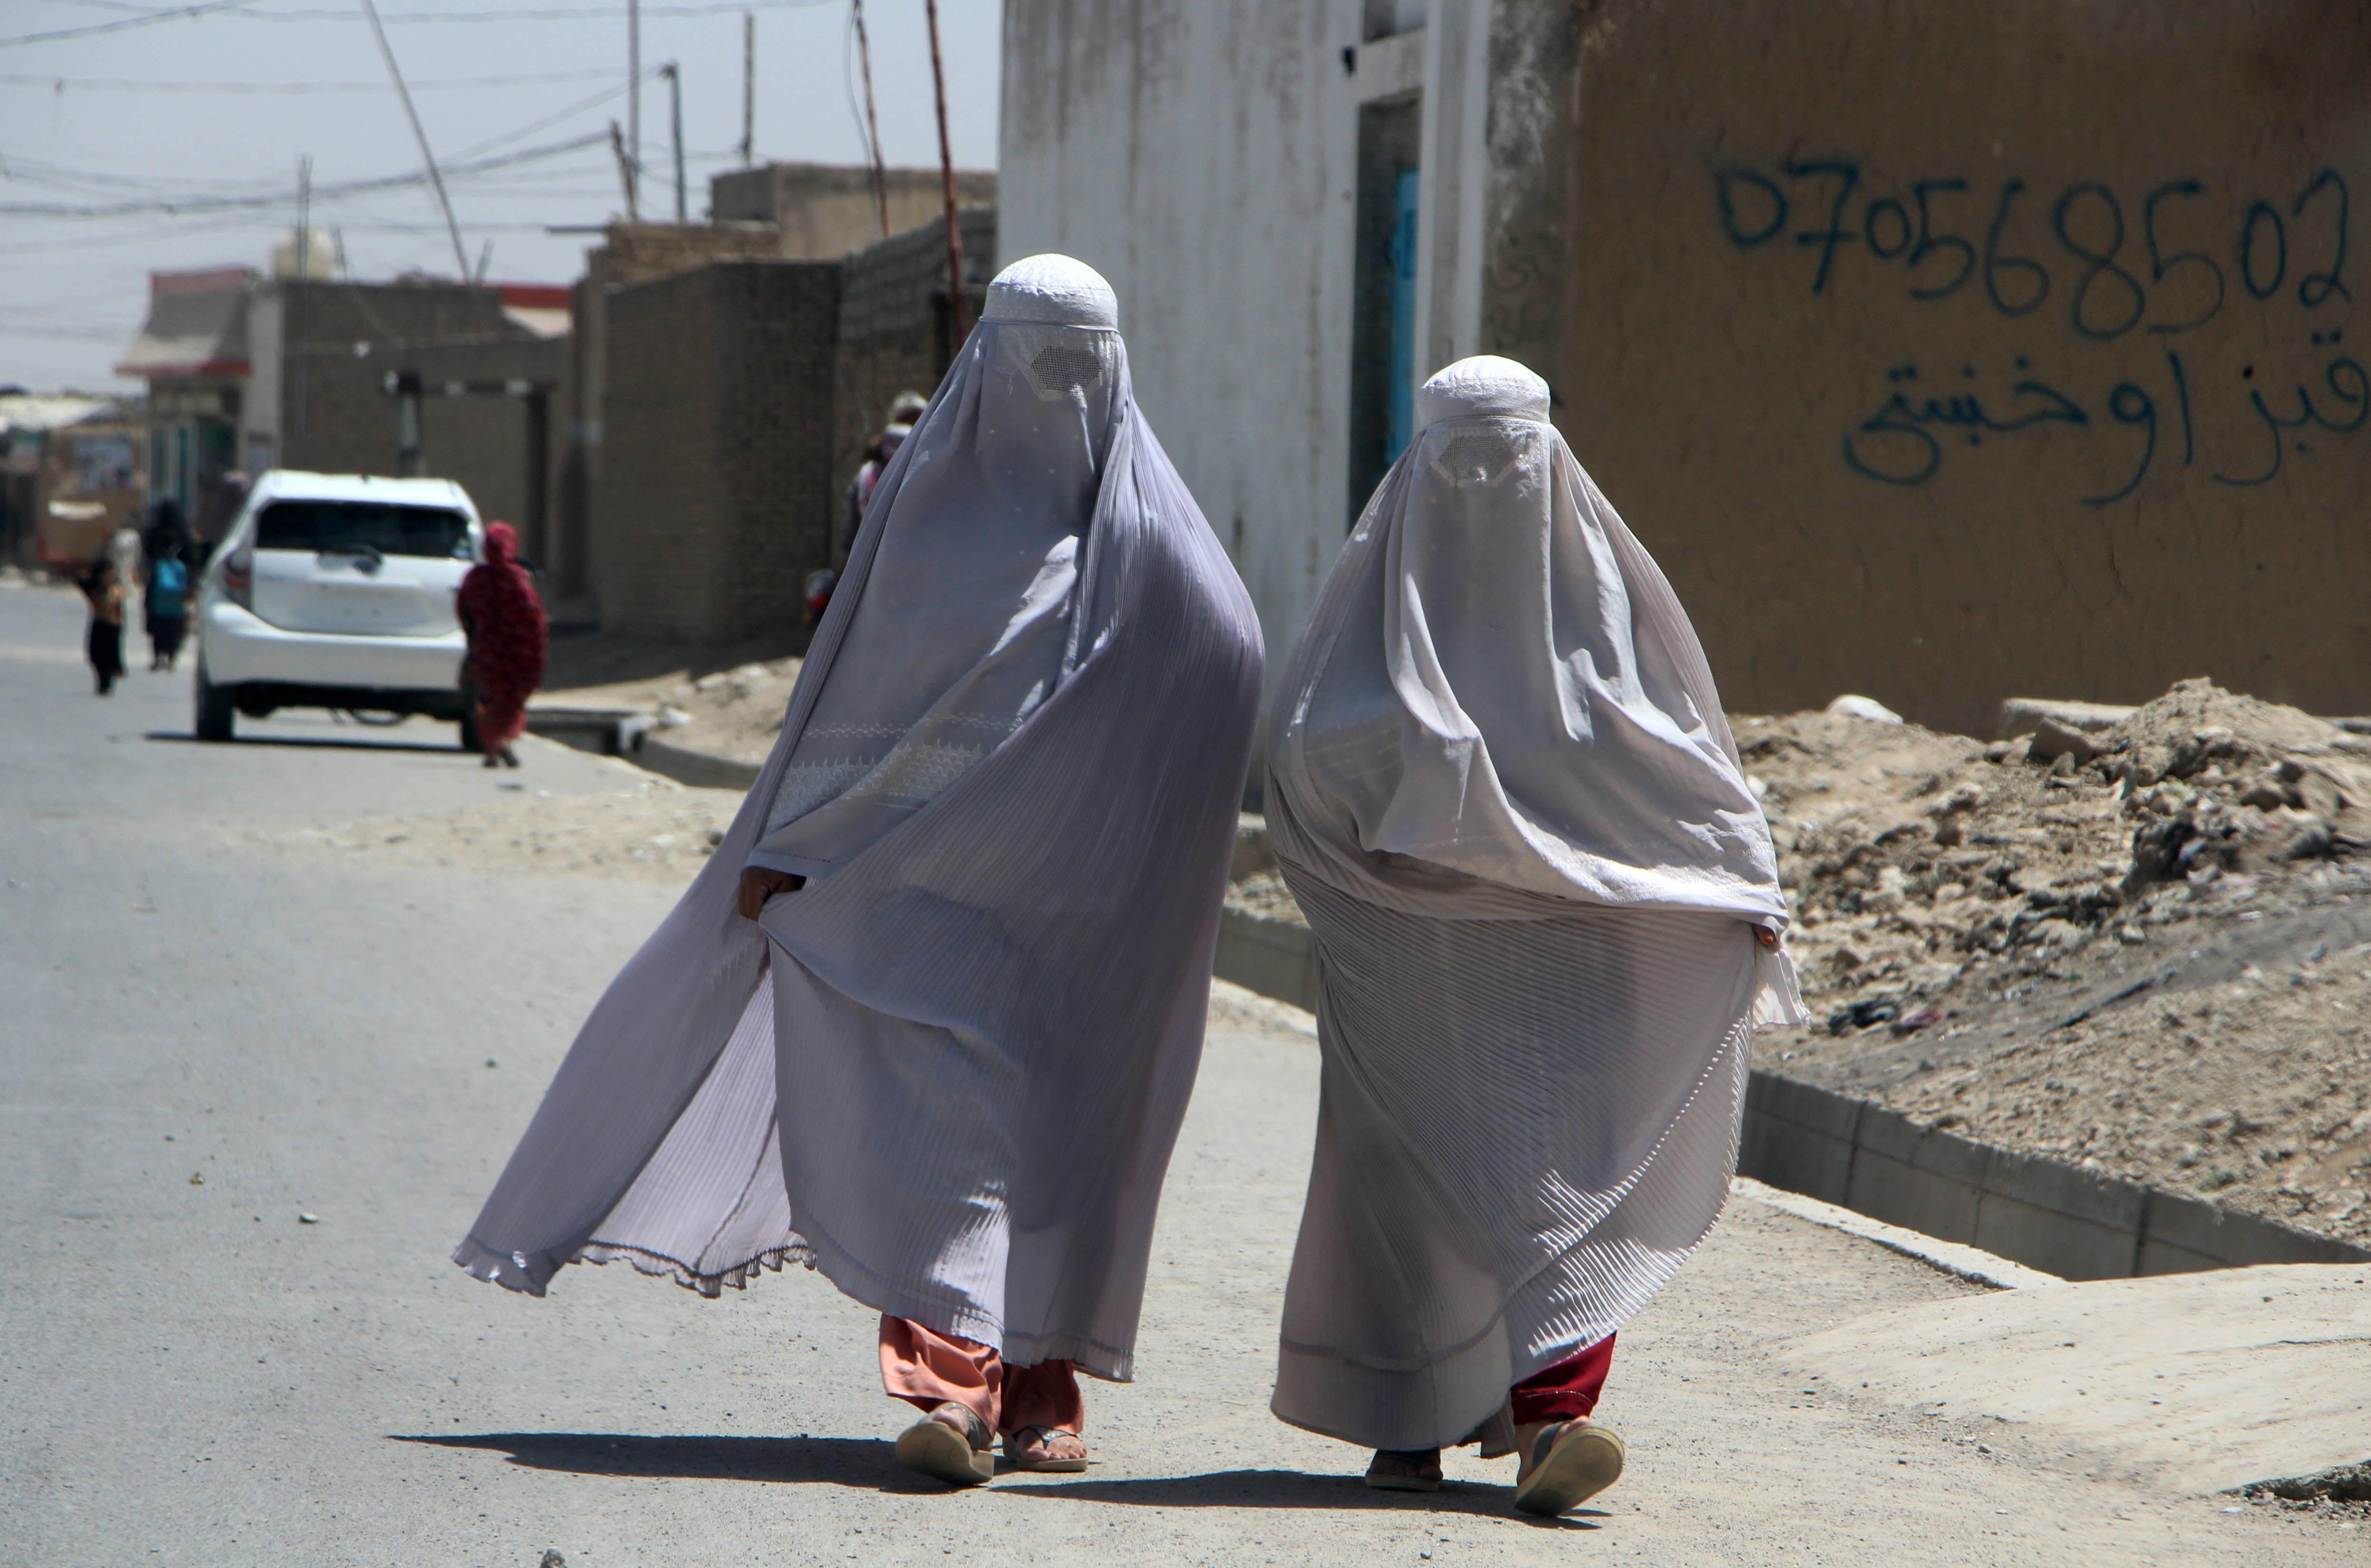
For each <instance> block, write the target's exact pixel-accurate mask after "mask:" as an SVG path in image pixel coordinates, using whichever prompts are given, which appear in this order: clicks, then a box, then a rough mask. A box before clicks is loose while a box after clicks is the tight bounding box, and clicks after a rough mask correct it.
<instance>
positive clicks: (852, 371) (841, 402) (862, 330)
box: [832, 207, 996, 495]
mask: <svg viewBox="0 0 2371 1568" xmlns="http://www.w3.org/2000/svg"><path fill="white" fill-rule="evenodd" d="M960 218H961V222H962V226H963V255H964V279H965V282H966V287H967V290H968V292H969V294H970V300H969V303H968V306H966V311H965V319H966V321H967V322H968V321H977V319H979V312H980V307H981V306H982V305H983V304H985V303H986V300H987V295H988V281H989V279H990V278H992V277H994V276H995V275H996V209H995V208H994V207H966V208H965V209H964V210H963V211H962V213H961V214H960ZM847 269H848V271H847V282H845V284H844V285H843V287H842V293H841V295H840V306H839V364H838V367H837V374H836V375H835V376H834V381H833V386H834V391H835V394H836V397H835V407H834V409H833V416H832V423H833V434H832V443H833V454H832V483H833V493H834V494H835V495H839V494H842V493H843V492H845V491H846V490H847V488H848V484H849V481H850V480H851V479H853V478H855V477H856V470H857V469H858V468H860V467H862V466H863V463H864V454H865V450H866V448H867V447H868V446H869V445H870V444H872V441H873V437H874V436H875V435H877V434H878V433H879V432H880V430H881V425H882V421H883V420H884V418H885V416H886V414H887V413H888V411H889V402H890V399H891V398H895V397H896V396H897V394H898V393H900V392H904V391H908V390H909V389H910V390H912V391H916V392H919V393H920V394H921V395H922V396H923V397H925V398H927V397H929V396H930V395H931V393H932V392H934V391H936V390H937V389H938V385H939V379H940V377H942V376H943V375H945V374H946V368H947V365H948V363H949V362H950V361H951V360H952V359H953V357H954V355H953V353H952V352H951V349H950V347H949V344H948V342H947V238H946V228H945V225H944V224H943V222H934V223H926V224H923V225H920V226H919V227H916V228H912V229H908V231H907V232H906V233H904V234H899V235H892V236H890V237H888V238H887V239H885V240H882V241H881V242H880V243H878V244H876V245H872V246H868V247H867V248H864V249H862V250H860V251H858V252H856V254H854V255H853V256H850V258H849V259H848V261H847Z"/></svg>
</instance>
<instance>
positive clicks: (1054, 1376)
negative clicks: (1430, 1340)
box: [881, 1313, 1603, 1435]
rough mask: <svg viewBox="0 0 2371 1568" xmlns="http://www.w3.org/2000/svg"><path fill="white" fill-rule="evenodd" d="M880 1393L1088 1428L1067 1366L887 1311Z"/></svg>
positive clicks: (999, 1428)
mask: <svg viewBox="0 0 2371 1568" xmlns="http://www.w3.org/2000/svg"><path fill="white" fill-rule="evenodd" d="M1602 1376H1603V1375H1602V1374H1600V1380H1601V1381H1602ZM881 1387H882V1388H883V1389H885V1391H886V1392H887V1393H888V1395H889V1397H890V1398H892V1399H898V1400H904V1401H906V1402H907V1403H908V1404H910V1405H913V1406H915V1407H917V1408H918V1409H921V1410H925V1411H931V1410H936V1409H937V1408H938V1407H939V1406H941V1405H943V1404H947V1403H950V1402H952V1403H954V1404H959V1405H965V1406H967V1407H969V1409H970V1410H971V1411H972V1412H973V1413H975V1414H977V1416H978V1417H979V1418H980V1419H981V1420H982V1421H984V1422H986V1423H988V1429H989V1431H991V1432H995V1433H998V1434H1000V1435H1010V1434H1012V1433H1014V1432H1018V1431H1020V1430H1021V1429H1022V1428H1023V1427H1024V1426H1051V1427H1054V1428H1056V1429H1058V1430H1059V1431H1063V1432H1081V1431H1084V1430H1085V1429H1086V1424H1087V1402H1086V1401H1085V1400H1084V1399H1082V1398H1081V1397H1080V1394H1079V1380H1078V1378H1076V1377H1075V1376H1074V1375H1073V1374H1072V1373H1071V1371H1070V1363H1069V1362H1067V1361H1041V1362H1039V1363H1038V1364H1037V1365H1036V1366H1008V1365H1007V1364H1006V1362H1005V1360H1004V1358H1003V1357H1002V1356H1001V1355H998V1354H997V1353H996V1352H995V1351H992V1350H990V1349H989V1348H988V1346H986V1345H984V1344H974V1343H972V1342H971V1341H969V1340H967V1339H957V1338H955V1337H954V1336H953V1335H951V1334H942V1333H934V1332H931V1330H929V1329H926V1328H924V1327H922V1325H921V1324H919V1323H917V1322H912V1321H909V1320H907V1319H904V1318H892V1317H890V1316H889V1315H888V1314H887V1313H883V1314H882V1315H881Z"/></svg>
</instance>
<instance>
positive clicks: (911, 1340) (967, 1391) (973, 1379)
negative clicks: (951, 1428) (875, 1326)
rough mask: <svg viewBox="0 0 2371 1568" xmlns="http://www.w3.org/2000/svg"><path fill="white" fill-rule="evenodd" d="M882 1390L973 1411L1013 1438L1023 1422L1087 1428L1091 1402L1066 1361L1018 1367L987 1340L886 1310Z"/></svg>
mask: <svg viewBox="0 0 2371 1568" xmlns="http://www.w3.org/2000/svg"><path fill="white" fill-rule="evenodd" d="M881 1387H882V1388H883V1389H885V1391H886V1392H887V1393H888V1395H889V1397H890V1398H891V1399H897V1400H904V1401H906V1402H907V1403H908V1404H910V1405H914V1406H916V1407H917V1408H919V1409H921V1410H925V1411H930V1410H936V1409H937V1408H938V1407H939V1406H941V1405H943V1404H946V1403H949V1402H953V1403H955V1404H959V1405H965V1406H967V1407H969V1408H970V1410H971V1411H972V1412H973V1413H974V1414H976V1415H977V1416H978V1417H979V1418H980V1419H981V1420H982V1421H984V1422H986V1423H988V1429H989V1431H991V1432H994V1433H997V1434H998V1435H1011V1434H1012V1433H1015V1432H1018V1431H1020V1430H1021V1429H1022V1428H1023V1427H1024V1426H1050V1427H1053V1428H1055V1429H1057V1430H1058V1431H1062V1432H1081V1431H1084V1430H1085V1429H1086V1424H1087V1403H1086V1401H1085V1400H1084V1399H1083V1398H1081V1396H1080V1393H1079V1379H1078V1378H1077V1377H1076V1376H1075V1375H1074V1374H1073V1373H1072V1372H1071V1370H1070V1363H1069V1362H1067V1361H1041V1362H1039V1363H1038V1364H1037V1365H1036V1366H1009V1365H1007V1364H1006V1362H1005V1359H1004V1357H1002V1356H1001V1355H998V1354H997V1353H996V1352H995V1351H993V1350H990V1349H989V1347H988V1346H986V1345H984V1344H974V1343H972V1342H971V1341H969V1340H967V1339H957V1338H955V1337H954V1336H953V1335H951V1334H942V1333H936V1332H932V1331H931V1330H929V1329H926V1328H924V1327H922V1325H921V1324H919V1323H917V1322H913V1321H911V1320H908V1319H905V1318H893V1317H890V1316H889V1315H888V1314H887V1313H883V1314H882V1315H881Z"/></svg>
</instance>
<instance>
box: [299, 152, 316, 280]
mask: <svg viewBox="0 0 2371 1568" xmlns="http://www.w3.org/2000/svg"><path fill="white" fill-rule="evenodd" d="M312 249H313V155H312V154H310V153H299V154H298V155H297V156H296V267H295V272H296V279H297V281H298V282H303V281H304V279H305V272H306V263H308V262H310V261H311V260H312V259H313V255H312Z"/></svg>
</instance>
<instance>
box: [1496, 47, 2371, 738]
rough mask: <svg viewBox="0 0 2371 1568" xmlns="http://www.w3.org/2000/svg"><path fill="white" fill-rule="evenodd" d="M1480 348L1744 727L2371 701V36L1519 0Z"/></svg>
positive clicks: (1499, 52) (2340, 707)
mask: <svg viewBox="0 0 2371 1568" xmlns="http://www.w3.org/2000/svg"><path fill="white" fill-rule="evenodd" d="M1491 28H1492V31H1491V60H1490V71H1491V78H1492V80H1491V95H1490V110H1489V115H1490V123H1489V137H1488V140H1489V150H1490V173H1489V177H1488V186H1487V190H1486V201H1485V202H1484V203H1483V206H1482V223H1483V239H1484V244H1485V248H1486V255H1487V263H1486V271H1485V275H1484V278H1483V280H1482V290H1481V310H1482V316H1481V332H1480V338H1479V346H1481V347H1482V348H1484V349H1486V350H1489V351H1493V352H1502V353H1508V354H1511V355H1513V356H1515V357H1517V358H1520V359H1522V360H1524V361H1526V362H1528V363H1532V365H1534V366H1536V367H1537V368H1538V369H1539V370H1540V371H1541V372H1542V373H1543V374H1544V375H1546V376H1547V377H1548V378H1549V380H1550V381H1551V382H1552V383H1554V384H1555V386H1556V391H1557V394H1558V403H1557V407H1556V421H1557V423H1558V425H1559V426H1560V427H1561V428H1562V429H1563V430H1564V431H1565V432H1566V434H1567V436H1568V437H1569V439H1570V440H1571V442H1572V444H1573V447H1574V449H1575V450H1576V451H1577V452H1578V453H1579V455H1580V458H1581V460H1582V462H1583V463H1585V464H1587V465H1588V466H1589V467H1590V468H1591V470H1592V471H1593V472H1594V474H1595V476H1596V478H1598V480H1599V481H1600V483H1601V484H1602V486H1603V487H1604V490H1605V491H1606V493H1607V495H1608V496H1610V497H1611V498H1612V499H1613V502H1614V504H1615V505H1616V506H1617V507H1618V508H1620V509H1621V511H1622V513H1623V514H1624V516H1625V518H1626V519H1628V520H1629V521H1630V523H1631V524H1632V525H1633V527H1635V528H1636V529H1637V533H1638V534H1639V536H1640V537H1641V538H1642V539H1644V540H1645V541H1646V543H1647V545H1648V548H1650V549H1652V550H1653V551H1654V552H1655V554H1656V556H1657V559H1660V562H1661V563H1662V565H1663V567H1664V569H1665V570H1666V571H1668V572H1669V574H1670V575H1671V579H1672V582H1673V585H1674V586H1675V587H1676V588H1677V589H1678V590H1679V593H1680V596H1681V598H1682V599H1683V600H1684V601H1685V602H1686V604H1687V605H1688V608H1689V610H1690V611H1691V613H1692V614H1693V616H1694V620H1695V624H1696V627H1697V629H1698V630H1699V631H1700V632H1701V633H1702V634H1703V636H1704V640H1705V643H1706V651H1707V652H1708V653H1709V654H1710V656H1711V660H1712V663H1713V666H1714V668H1715V670H1716V671H1717V673H1718V676H1719V679H1720V683H1721V691H1722V695H1723V697H1724V698H1726V699H1727V701H1728V705H1729V707H1730V708H1731V709H1745V710H1749V711H1765V710H1771V709H1790V708H1798V707H1803V706H1807V705H1812V704H1818V703H1824V702H1825V701H1826V700H1827V699H1828V698H1831V697H1833V696H1834V695H1835V694H1836V693H1838V692H1841V691H1864V692H1867V693H1868V694H1870V695H1871V696H1874V697H1876V698H1879V699H1880V700H1882V701H1884V702H1885V703H1887V704H1888V705H1890V706H1891V707H1893V708H1895V709H1899V710H1901V711H1903V712H1904V713H1906V714H1908V715H1910V716H1911V717H1913V718H1914V719H1918V720H1921V721H1926V722H1928V723H1932V724H1939V725H1944V726H1949V727H1952V728H1956V729H1960V730H1963V731H1969V732H1983V731H1984V728H1985V727H1986V726H1987V725H1988V724H1989V722H1990V720H1991V716H1992V714H1993V712H1994V710H1995V707H1996V706H1997V704H1998V702H1999V701H2000V699H2001V698H2005V697H2007V696H2010V695H2013V694H2029V693H2030V694H2033V695H2037V696H2049V697H2069V698H2089V699H2092V700H2097V701H2103V702H2126V703H2131V702H2140V701H2145V700H2146V699H2147V698H2150V697H2152V696H2155V695H2156V694H2157V693H2158V692H2161V691H2163V690H2164V689H2165V688H2166V686H2168V685H2169V683H2170V682H2172V681H2174V680H2176V679H2178V678H2180V677H2183V676H2189V675H2207V674H2211V675H2212V676H2213V677H2214V678H2215V680H2217V681H2219V682H2221V683H2222V684H2224V685H2226V686H2233V687H2237V688H2238V689H2240V690H2244V691H2249V692H2253V693H2256V694H2258V695H2260V696H2262V697H2266V698H2274V699H2277V700H2279V701H2283V702H2289V703H2294V704H2296V705H2298V706H2300V707H2303V708H2305V709H2308V710H2310V711H2314V712H2322V713H2355V712H2360V711H2363V710H2364V709H2365V708H2366V707H2371V595H2366V594H2365V592H2364V590H2363V584H2364V583H2365V582H2371V527H2366V526H2365V513H2366V510H2371V508H2366V502H2371V371H2366V369H2365V365H2366V364H2371V353H2366V352H2365V349H2366V344H2365V341H2364V340H2362V339H2363V337H2364V336H2371V334H2365V328H2364V325H2363V324H2361V323H2358V322H2356V320H2355V319H2354V317H2355V316H2356V315H2357V314H2358V312H2359V310H2360V308H2361V306H2359V305H2358V301H2360V300H2365V299H2371V228H2366V227H2365V225H2366V222H2371V129H2366V127H2371V113H2366V111H2367V110H2371V10H2365V8H2364V7H2362V6H2354V5H2347V4H2342V3H2338V0H2296V3H2288V0H2278V3H2274V0H1997V3H1995V4H1989V5H1983V6H1959V5H1949V4H1943V3H1940V0H1810V3H1805V0H1783V3H1782V0H1747V3H1741V4H1736V5H1731V6H1723V7H1721V15H1720V20H1719V23H1718V25H1717V26H1716V25H1708V23H1707V18H1706V13H1705V9H1704V8H1703V7H1702V6H1694V5H1688V4H1680V3H1675V0H1602V3H1600V4H1594V5H1584V6H1575V5H1573V4H1571V3H1570V0H1502V3H1501V4H1499V5H1498V6H1497V7H1496V9H1495V11H1494V13H1493V17H1492V22H1491Z"/></svg>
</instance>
